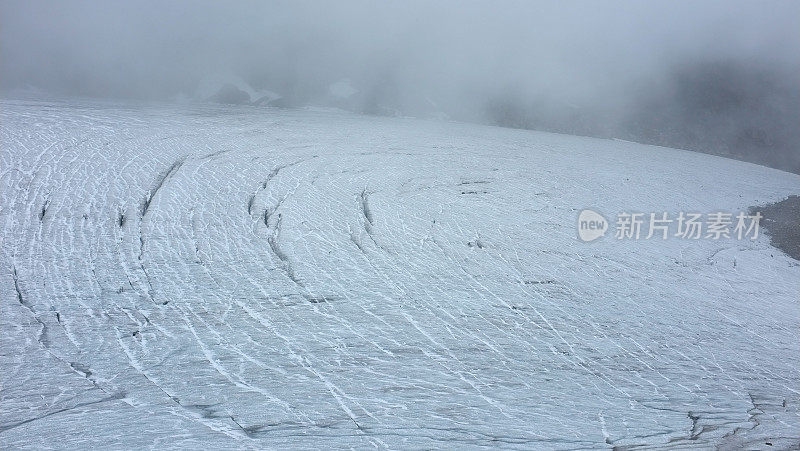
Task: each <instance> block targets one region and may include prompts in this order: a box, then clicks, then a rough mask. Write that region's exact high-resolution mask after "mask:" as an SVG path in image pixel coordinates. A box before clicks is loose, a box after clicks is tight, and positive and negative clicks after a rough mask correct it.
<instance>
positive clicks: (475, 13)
mask: <svg viewBox="0 0 800 451" xmlns="http://www.w3.org/2000/svg"><path fill="white" fill-rule="evenodd" d="M1 4H2V10H1V11H0V21H2V23H0V46H1V47H0V50H1V52H2V53H0V58H1V59H0V64H2V66H1V67H2V78H0V80H1V82H2V87H3V88H4V89H9V88H15V87H20V86H25V85H32V86H36V87H39V88H42V89H45V90H47V91H53V92H57V93H59V94H79V95H90V96H108V97H138V98H168V97H169V96H171V95H174V94H175V93H176V92H178V91H183V92H184V93H187V94H190V93H192V92H193V90H194V89H195V87H196V85H197V83H198V81H199V80H200V79H202V78H203V77H204V76H207V75H208V74H211V73H214V72H219V71H223V70H230V71H232V72H234V73H236V74H238V75H240V76H242V77H243V78H244V79H246V80H247V81H248V82H250V83H251V84H253V85H254V86H256V87H258V88H269V89H273V90H276V91H279V92H280V91H282V90H283V91H292V90H294V91H298V90H299V91H302V90H313V89H317V88H318V87H319V86H320V85H325V84H329V83H331V82H333V81H336V80H338V79H341V78H349V79H351V80H352V81H353V83H354V84H355V85H356V86H358V87H359V88H360V89H385V90H391V91H393V92H394V93H395V95H396V96H399V97H403V96H406V95H408V96H429V97H432V98H435V99H436V100H437V101H445V102H451V103H452V102H457V101H459V99H462V100H463V99H465V98H466V99H468V98H469V97H470V96H474V95H480V94H482V93H486V92H490V91H501V90H504V89H510V90H513V91H514V92H516V93H522V94H524V95H531V96H540V95H544V96H553V95H557V96H558V97H559V98H561V99H563V100H564V101H566V102H573V101H574V102H593V101H596V100H598V98H601V100H603V99H602V98H603V97H605V96H618V95H620V94H624V92H625V89H626V88H627V87H628V86H629V85H630V84H631V83H635V82H636V81H637V80H638V79H643V78H652V77H658V76H659V74H660V73H662V72H663V70H664V67H665V66H668V65H671V64H674V63H675V62H676V61H682V60H691V59H705V58H716V59H719V58H736V59H743V60H747V59H756V60H759V61H767V62H770V63H773V62H774V63H776V64H783V65H794V64H797V62H798V61H800V2H797V1H786V2H763V1H752V2H742V1H731V0H726V1H711V2H709V1H700V2H698V1H685V2H674V1H661V2H651V1H647V2H641V1H586V2H569V3H568V2H557V1H553V2H534V1H508V2H494V1H491V2H490V1H484V2H478V1H437V2H408V1H366V0H364V1H346V2H323V1H297V0H291V1H275V2H267V1H263V2H262V1H253V2H248V1H235V2H200V1H169V2H155V1H153V2H150V1H133V2H129V1H59V2H43V1H29V0H27V1H2V3H1ZM465 101H468V100H465Z"/></svg>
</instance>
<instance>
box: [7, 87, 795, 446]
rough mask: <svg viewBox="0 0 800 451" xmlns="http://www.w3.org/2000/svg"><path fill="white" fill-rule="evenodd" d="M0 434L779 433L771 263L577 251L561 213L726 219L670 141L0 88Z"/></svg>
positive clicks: (782, 192) (767, 251)
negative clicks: (25, 95) (6, 92)
mask: <svg viewBox="0 0 800 451" xmlns="http://www.w3.org/2000/svg"><path fill="white" fill-rule="evenodd" d="M0 105H2V106H1V107H0V118H2V119H1V120H0V146H1V147H2V155H1V157H0V158H1V161H2V165H0V180H2V201H1V202H0V222H2V228H3V233H2V258H1V259H0V265H1V266H0V294H1V295H2V296H0V299H1V302H2V308H0V331H1V332H0V341H2V343H0V350H2V352H0V370H1V371H0V384H1V388H0V443H2V446H3V447H4V448H8V449H12V448H14V449H16V448H41V447H48V448H49V447H55V448H73V449H76V448H81V449H86V448H89V447H96V448H119V447H133V446H137V447H139V446H145V447H157V448H195V449H196V448H201V447H202V448H219V449H230V448H239V449H249V448H258V449H263V448H278V449H280V448H310V447H315V448H316V447H326V448H327V447H331V448H367V447H376V448H404V449H406V448H408V449H422V448H435V447H458V448H477V447H484V446H491V447H504V448H512V449H530V448H545V449H578V448H582V449H586V448H591V449H598V448H612V447H615V448H616V447H619V448H626V447H646V448H653V447H670V448H692V449H694V448H715V447H722V448H740V447H749V448H763V447H769V446H771V445H772V446H775V447H789V446H796V445H797V443H798V441H800V407H798V406H799V405H800V404H799V403H800V352H799V351H800V339H798V338H800V337H799V336H798V335H800V299H799V297H798V293H800V264H798V262H797V261H795V260H793V259H791V258H789V257H788V256H786V255H784V254H783V253H781V252H780V251H779V250H777V249H775V248H773V247H771V246H770V245H769V239H768V237H766V236H764V235H763V234H762V235H761V236H759V237H758V239H755V240H735V239H727V240H706V239H701V240H694V241H687V240H680V239H667V240H617V239H615V238H614V237H613V236H606V237H604V238H602V239H600V240H597V241H594V242H591V243H584V242H581V241H580V240H578V239H577V237H576V219H577V217H578V214H579V212H580V211H581V210H582V209H585V208H591V209H592V210H594V211H598V212H601V213H603V214H605V215H606V217H609V218H611V217H613V215H614V214H616V213H617V212H621V211H637V212H662V211H663V212H678V211H697V212H703V213H706V212H713V211H734V212H736V211H741V210H746V209H747V208H748V207H749V206H753V205H763V204H765V203H767V202H775V201H780V200H781V199H784V198H786V196H788V195H790V194H797V193H800V176H798V175H794V174H790V173H786V172H781V171H778V170H774V169H768V168H765V167H761V166H756V165H753V164H749V163H743V162H737V161H733V160H728V159H723V158H719V157H713V156H709V155H704V154H699V153H693V152H688V151H682V150H676V149H667V148H661V147H655V146H645V145H640V144H636V143H629V142H623V141H614V140H603V139H595V138H585V137H576V136H567V135H558V134H550V133H541V132H534V131H527V130H512V129H503V128H497V127H488V126H480V125H474V124H463V123H453V122H446V121H424V120H417V119H411V118H380V117H367V116H359V115H354V114H349V113H343V112H336V111H324V110H315V111H309V110H281V109H270V108H253V107H245V106H213V105H191V104H189V105H130V104H121V103H111V102H98V101H88V100H69V101H66V100H65V101H32V100H29V101H21V100H20V101H15V100H3V101H2V102H0Z"/></svg>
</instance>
